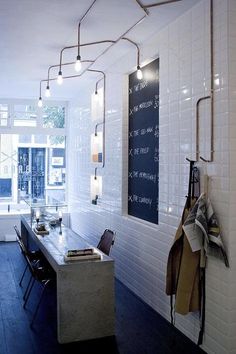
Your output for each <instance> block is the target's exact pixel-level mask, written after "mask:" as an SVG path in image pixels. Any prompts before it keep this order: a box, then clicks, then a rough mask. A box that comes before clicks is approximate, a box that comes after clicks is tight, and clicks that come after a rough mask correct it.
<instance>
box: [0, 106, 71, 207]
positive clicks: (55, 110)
mask: <svg viewBox="0 0 236 354" xmlns="http://www.w3.org/2000/svg"><path fill="white" fill-rule="evenodd" d="M9 106H10V109H11V110H12V112H13V115H12V117H10V120H9V114H8V110H9ZM6 107H7V108H6ZM1 112H3V113H2V115H1V117H0V118H1V120H4V119H5V120H6V122H5V121H4V122H3V123H2V122H1V126H4V127H8V129H7V131H6V132H5V131H4V128H2V129H1V134H0V202H7V203H9V202H13V203H17V202H18V203H19V202H20V201H21V200H22V199H24V198H28V197H31V198H37V199H44V198H47V197H48V196H50V197H51V199H54V200H56V201H64V200H65V188H66V137H65V129H64V128H65V117H66V108H65V105H60V104H59V105H55V104H54V105H51V106H50V105H48V106H45V107H43V109H42V110H41V111H39V110H38V107H37V108H36V104H35V103H28V102H27V103H22V102H20V103H17V104H16V103H15V102H14V101H13V103H12V104H11V103H10V104H9V103H8V104H7V105H6V104H5V105H4V104H1V103H0V114H1ZM4 112H5V113H4ZM16 132H19V133H18V134H16ZM55 133H62V134H55Z"/></svg>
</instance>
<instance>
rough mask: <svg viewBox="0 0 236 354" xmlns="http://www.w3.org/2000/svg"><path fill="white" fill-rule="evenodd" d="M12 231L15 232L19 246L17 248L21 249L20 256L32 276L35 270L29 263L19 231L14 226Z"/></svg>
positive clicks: (27, 253)
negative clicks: (22, 257)
mask: <svg viewBox="0 0 236 354" xmlns="http://www.w3.org/2000/svg"><path fill="white" fill-rule="evenodd" d="M14 229H15V232H16V236H17V242H18V245H19V247H20V249H21V252H22V254H23V256H24V258H25V260H26V262H27V264H28V266H29V270H30V272H31V274H32V275H33V276H34V274H35V269H34V267H33V266H32V263H31V261H30V259H29V252H28V251H27V249H26V247H25V245H24V243H23V241H22V237H21V234H20V231H19V229H18V227H17V226H16V225H14Z"/></svg>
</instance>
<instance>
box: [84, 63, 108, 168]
mask: <svg viewBox="0 0 236 354" xmlns="http://www.w3.org/2000/svg"><path fill="white" fill-rule="evenodd" d="M87 71H90V72H96V73H100V74H102V75H103V78H102V79H103V92H104V93H103V121H102V123H101V124H102V140H103V144H102V168H104V167H105V134H106V128H105V123H106V74H105V73H104V71H101V70H94V69H87Z"/></svg>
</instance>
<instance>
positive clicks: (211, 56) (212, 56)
mask: <svg viewBox="0 0 236 354" xmlns="http://www.w3.org/2000/svg"><path fill="white" fill-rule="evenodd" d="M210 64H211V95H210V98H211V136H210V139H211V145H210V148H211V151H210V159H209V160H207V159H205V158H204V157H203V156H200V159H201V160H202V161H204V162H212V161H213V160H214V29H213V0H210ZM208 97H209V96H208Z"/></svg>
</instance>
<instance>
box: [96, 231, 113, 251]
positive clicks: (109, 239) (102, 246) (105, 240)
mask: <svg viewBox="0 0 236 354" xmlns="http://www.w3.org/2000/svg"><path fill="white" fill-rule="evenodd" d="M114 242H115V232H114V231H111V230H109V229H106V230H105V231H104V232H103V234H102V236H101V239H100V241H99V243H98V245H97V248H98V249H99V250H100V251H102V252H103V253H105V254H106V255H107V256H109V254H110V251H111V247H112V246H113V245H114Z"/></svg>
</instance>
